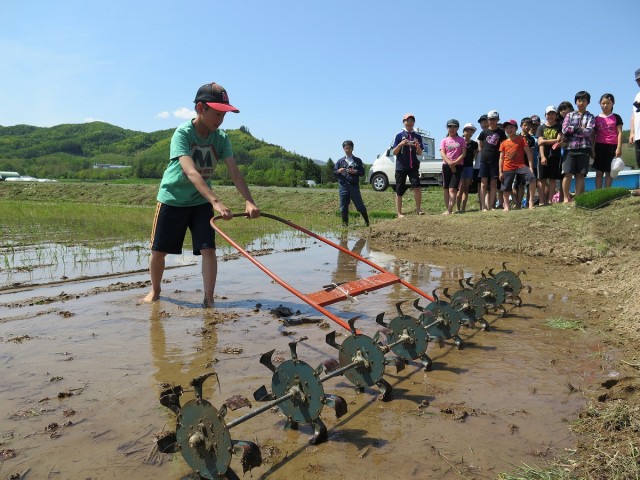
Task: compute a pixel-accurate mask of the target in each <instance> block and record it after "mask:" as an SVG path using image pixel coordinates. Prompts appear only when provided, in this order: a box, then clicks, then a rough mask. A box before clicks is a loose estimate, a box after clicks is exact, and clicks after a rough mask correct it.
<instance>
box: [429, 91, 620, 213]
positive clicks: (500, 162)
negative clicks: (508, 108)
mask: <svg viewBox="0 0 640 480" xmlns="http://www.w3.org/2000/svg"><path fill="white" fill-rule="evenodd" d="M590 101H591V96H590V95H589V93H588V92H585V91H580V92H578V93H576V95H575V105H576V109H575V110H574V108H573V105H572V104H571V103H570V102H568V101H565V102H562V103H560V104H559V105H558V107H557V108H556V107H555V106H553V105H550V106H548V107H547V108H546V109H545V121H544V123H541V120H540V117H538V116H537V115H532V116H531V117H525V118H523V119H522V120H521V121H520V128H521V131H520V133H519V134H518V133H517V132H518V123H517V122H516V121H515V120H507V121H505V122H503V123H502V124H501V123H499V120H500V115H499V114H498V112H497V111H496V110H491V111H490V112H488V113H487V114H486V115H482V116H481V117H480V118H479V119H478V122H479V123H480V128H481V132H480V134H479V135H478V137H477V138H476V140H472V138H471V137H472V136H473V135H474V134H475V132H476V130H477V129H476V127H475V126H474V125H473V124H471V123H467V124H465V125H464V127H463V129H462V135H463V136H462V137H461V136H459V134H458V130H459V128H460V123H459V122H458V120H455V119H451V120H449V121H448V122H447V136H446V137H445V138H444V139H442V141H441V142H440V155H441V156H442V177H443V190H444V204H445V207H446V210H445V211H444V212H443V214H444V215H449V214H451V213H453V212H454V208H457V211H458V212H460V213H463V212H464V211H465V209H466V205H467V200H468V196H469V187H470V185H471V184H472V182H473V181H474V180H475V179H479V181H480V184H479V188H478V196H479V201H480V209H481V210H482V211H488V210H491V209H493V208H494V206H496V207H497V208H502V209H503V210H509V209H510V206H511V205H513V206H514V207H515V208H520V206H521V205H522V204H523V203H525V204H526V205H527V206H528V208H534V207H535V197H536V189H537V192H538V204H539V205H549V204H550V203H551V202H552V201H554V199H555V198H558V200H559V201H561V202H565V203H569V202H571V200H572V197H571V193H570V187H571V182H572V180H573V178H575V194H576V195H579V194H581V193H583V192H584V182H585V180H584V179H585V176H586V174H587V172H588V171H589V167H590V166H591V164H593V168H594V169H595V171H596V188H602V187H603V185H604V186H605V187H609V186H611V183H612V177H611V162H612V160H613V159H614V158H616V157H620V155H621V150H622V124H623V122H622V118H620V116H619V115H618V114H616V113H613V105H614V103H615V99H614V97H613V95H612V94H610V93H605V94H604V95H602V97H601V98H600V107H601V109H602V113H600V115H598V116H597V117H596V116H594V115H593V114H591V113H590V112H589V111H587V106H588V105H589V103H590ZM558 181H560V182H561V188H560V190H559V192H558V194H557V193H556V185H557V182H558ZM525 186H526V187H527V190H528V195H527V199H526V201H525V202H523V197H524V193H525ZM498 189H499V191H500V192H501V194H500V195H498V194H497V193H498Z"/></svg>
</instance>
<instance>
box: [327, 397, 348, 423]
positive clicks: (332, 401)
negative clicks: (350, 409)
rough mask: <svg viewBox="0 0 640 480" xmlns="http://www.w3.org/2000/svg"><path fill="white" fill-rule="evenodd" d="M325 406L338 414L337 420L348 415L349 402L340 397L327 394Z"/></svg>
mask: <svg viewBox="0 0 640 480" xmlns="http://www.w3.org/2000/svg"><path fill="white" fill-rule="evenodd" d="M324 404H325V405H326V406H327V407H330V408H333V410H334V411H335V412H336V418H340V417H341V416H343V415H344V414H345V413H347V402H346V401H345V399H344V398H342V397H341V396H339V395H333V394H331V393H325V395H324Z"/></svg>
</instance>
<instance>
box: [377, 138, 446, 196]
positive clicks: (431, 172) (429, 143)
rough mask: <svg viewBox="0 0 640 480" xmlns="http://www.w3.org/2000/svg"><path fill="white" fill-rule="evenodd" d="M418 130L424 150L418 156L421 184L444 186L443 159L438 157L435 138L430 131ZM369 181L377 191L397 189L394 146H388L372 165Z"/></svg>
mask: <svg viewBox="0 0 640 480" xmlns="http://www.w3.org/2000/svg"><path fill="white" fill-rule="evenodd" d="M416 132H417V133H418V134H419V135H420V136H421V137H422V143H423V144H424V151H423V152H422V155H420V156H419V157H418V158H419V159H420V185H422V186H425V187H426V186H427V185H438V186H442V159H439V158H436V155H435V153H436V147H435V140H434V139H433V138H432V137H430V136H429V135H430V134H429V132H424V131H422V130H419V129H417V130H416ZM367 182H368V183H369V184H371V187H372V188H373V189H374V190H375V191H376V192H384V191H385V190H386V189H387V188H388V187H391V188H393V189H395V186H396V156H395V155H394V154H393V147H389V148H387V149H386V150H385V151H384V152H383V153H381V154H380V155H378V157H377V158H376V159H375V161H374V162H373V165H371V168H370V169H369V176H368V177H367Z"/></svg>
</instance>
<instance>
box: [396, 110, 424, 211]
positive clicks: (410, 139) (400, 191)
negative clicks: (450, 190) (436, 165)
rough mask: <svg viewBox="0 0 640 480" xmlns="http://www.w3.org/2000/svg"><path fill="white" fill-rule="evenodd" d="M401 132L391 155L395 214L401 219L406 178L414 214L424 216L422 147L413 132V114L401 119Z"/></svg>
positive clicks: (420, 140)
mask: <svg viewBox="0 0 640 480" xmlns="http://www.w3.org/2000/svg"><path fill="white" fill-rule="evenodd" d="M402 123H403V124H404V128H403V130H402V131H401V132H400V133H398V134H397V135H396V137H395V139H394V141H393V154H394V155H395V156H396V214H397V216H398V218H403V217H404V214H403V213H402V196H403V195H404V194H405V192H406V191H407V189H408V188H409V187H408V186H407V177H409V183H410V185H411V189H412V190H413V198H414V200H415V202H416V213H417V214H418V215H424V212H423V211H422V208H421V205H422V191H421V190H420V159H419V158H418V155H422V150H423V149H424V145H423V144H422V137H421V136H420V135H418V134H417V133H416V132H414V131H413V127H414V125H415V123H416V117H414V115H413V113H407V114H405V116H404V117H403V118H402Z"/></svg>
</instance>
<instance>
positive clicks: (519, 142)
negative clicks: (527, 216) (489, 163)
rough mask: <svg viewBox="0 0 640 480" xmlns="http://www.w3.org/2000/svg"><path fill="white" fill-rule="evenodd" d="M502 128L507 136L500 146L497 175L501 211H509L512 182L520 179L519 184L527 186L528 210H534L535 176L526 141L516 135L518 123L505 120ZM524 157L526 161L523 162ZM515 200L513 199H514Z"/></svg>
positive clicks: (531, 156)
mask: <svg viewBox="0 0 640 480" xmlns="http://www.w3.org/2000/svg"><path fill="white" fill-rule="evenodd" d="M502 128H503V129H504V131H505V133H506V134H507V139H506V140H504V141H503V142H502V143H501V144H500V160H499V163H498V175H499V178H500V182H501V184H502V185H501V187H500V190H501V191H502V209H503V210H504V211H505V212H508V211H509V195H510V194H511V188H512V185H513V181H514V179H515V178H516V177H520V179H521V180H522V181H521V183H522V184H524V183H527V184H528V185H529V202H528V205H529V209H533V208H535V206H534V198H535V193H536V176H535V175H534V173H533V154H532V153H531V149H530V148H529V145H528V144H527V139H526V138H524V137H523V136H522V135H516V132H517V131H518V122H516V121H515V120H507V121H506V122H504V124H503V126H502ZM525 155H526V157H527V160H526V162H525ZM514 200H515V199H514Z"/></svg>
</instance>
